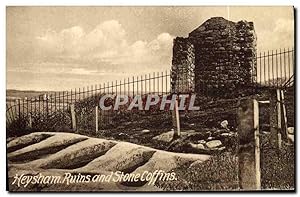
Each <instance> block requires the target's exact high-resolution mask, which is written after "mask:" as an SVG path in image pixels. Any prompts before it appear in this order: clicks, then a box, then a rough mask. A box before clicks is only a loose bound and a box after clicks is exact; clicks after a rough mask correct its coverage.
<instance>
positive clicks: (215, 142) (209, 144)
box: [206, 140, 222, 148]
mask: <svg viewBox="0 0 300 197" xmlns="http://www.w3.org/2000/svg"><path fill="white" fill-rule="evenodd" d="M221 145H222V142H221V141H220V140H212V141H209V142H207V143H206V146H207V147H208V148H216V147H218V146H221Z"/></svg>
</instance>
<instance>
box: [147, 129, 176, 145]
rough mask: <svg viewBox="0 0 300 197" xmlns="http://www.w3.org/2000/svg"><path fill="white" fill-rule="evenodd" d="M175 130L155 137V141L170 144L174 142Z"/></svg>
mask: <svg viewBox="0 0 300 197" xmlns="http://www.w3.org/2000/svg"><path fill="white" fill-rule="evenodd" d="M173 136H174V130H171V131H169V132H166V133H163V134H160V135H158V136H155V137H153V138H152V139H153V140H157V141H160V142H166V143H169V142H171V141H172V140H173Z"/></svg>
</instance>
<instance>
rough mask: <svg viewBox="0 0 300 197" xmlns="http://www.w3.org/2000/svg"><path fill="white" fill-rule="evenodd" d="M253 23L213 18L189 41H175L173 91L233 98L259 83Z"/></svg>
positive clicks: (181, 39) (180, 39)
mask: <svg viewBox="0 0 300 197" xmlns="http://www.w3.org/2000/svg"><path fill="white" fill-rule="evenodd" d="M255 76H256V34H255V31H254V27H253V23H252V22H247V21H239V22H237V23H234V22H232V21H228V20H226V19H224V18H222V17H213V18H211V19H209V20H207V21H205V22H204V23H203V24H202V25H201V26H199V27H198V28H196V29H195V30H194V31H192V32H191V33H190V34H189V36H188V37H187V38H180V37H177V38H175V39H174V45H173V60H172V76H171V78H172V90H173V92H175V93H183V92H196V93H197V94H199V95H204V96H212V97H220V96H221V97H222V96H223V97H233V96H237V94H239V90H241V89H243V88H245V87H247V86H248V87H249V86H250V85H251V83H253V82H255V81H256V78H255Z"/></svg>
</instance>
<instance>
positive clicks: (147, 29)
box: [6, 6, 294, 91]
mask: <svg viewBox="0 0 300 197" xmlns="http://www.w3.org/2000/svg"><path fill="white" fill-rule="evenodd" d="M215 16H221V17H224V18H226V19H229V20H231V21H234V22H237V21H240V20H247V21H252V22H254V28H255V31H256V34H257V38H258V40H257V49H258V51H262V52H263V51H267V50H275V49H279V48H291V47H294V20H293V18H294V13H293V8H292V7H234V6H231V7H226V6H223V7H208V6H205V7H67V6H64V7H7V10H6V77H7V79H6V80H7V89H18V90H46V91H50V90H55V91H62V90H70V89H71V88H79V87H84V86H88V85H94V84H100V83H104V82H108V81H115V80H123V79H124V78H126V77H129V76H138V75H141V74H147V73H153V72H158V71H159V72H161V71H166V70H170V68H171V64H172V45H173V39H174V38H175V37H177V36H181V37H187V36H188V33H189V32H191V31H192V30H194V29H196V28H197V27H198V26H200V25H201V24H202V23H203V22H205V21H206V20H207V19H209V18H211V17H215Z"/></svg>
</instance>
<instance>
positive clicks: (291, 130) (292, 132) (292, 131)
mask: <svg viewBox="0 0 300 197" xmlns="http://www.w3.org/2000/svg"><path fill="white" fill-rule="evenodd" d="M287 132H288V134H291V135H294V127H288V128H287Z"/></svg>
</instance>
